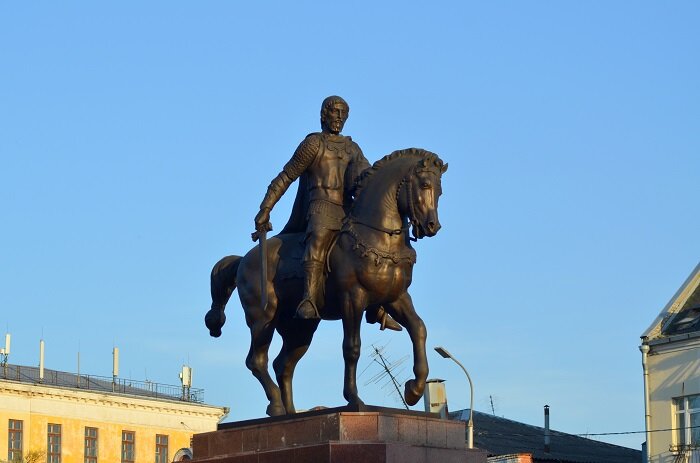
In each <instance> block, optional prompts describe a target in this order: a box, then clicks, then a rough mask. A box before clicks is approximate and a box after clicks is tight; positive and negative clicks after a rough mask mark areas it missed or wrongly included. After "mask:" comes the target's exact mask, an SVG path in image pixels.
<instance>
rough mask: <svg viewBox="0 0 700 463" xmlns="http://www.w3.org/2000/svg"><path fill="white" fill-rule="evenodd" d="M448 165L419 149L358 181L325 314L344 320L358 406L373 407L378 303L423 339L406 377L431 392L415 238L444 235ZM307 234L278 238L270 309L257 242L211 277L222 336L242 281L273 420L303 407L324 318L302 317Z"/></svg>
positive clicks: (351, 391)
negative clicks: (309, 359)
mask: <svg viewBox="0 0 700 463" xmlns="http://www.w3.org/2000/svg"><path fill="white" fill-rule="evenodd" d="M445 171H447V164H443V162H442V160H440V158H439V157H438V156H437V155H436V154H434V153H431V152H429V151H425V150H422V149H416V148H410V149H405V150H399V151H395V152H393V153H392V154H390V155H388V156H385V157H384V158H383V159H381V160H379V161H377V162H376V163H375V164H374V165H373V166H372V167H371V168H369V169H367V170H366V171H365V172H363V173H362V174H361V175H360V177H359V178H358V180H357V181H356V183H355V201H354V203H353V205H352V207H351V209H350V211H349V212H348V214H347V216H346V218H345V221H344V224H343V228H342V230H341V231H340V233H339V235H338V239H337V242H336V244H335V246H334V247H333V249H332V251H331V253H330V256H329V259H328V267H329V269H330V274H329V276H328V278H327V280H326V285H325V304H324V305H323V307H322V308H321V310H320V315H321V318H322V319H324V320H338V319H342V321H343V358H344V360H345V378H344V379H345V381H344V388H343V396H344V397H345V399H346V400H347V401H348V403H349V404H350V405H362V404H363V402H362V400H361V399H360V397H359V396H358V392H357V382H356V374H357V362H358V360H359V357H360V325H361V323H362V315H363V312H364V311H365V310H366V309H367V308H376V307H378V306H383V307H384V308H385V309H386V310H387V311H388V313H389V314H391V316H392V317H393V318H394V319H395V320H396V321H398V322H399V323H400V324H401V325H402V326H403V327H405V328H406V329H407V331H408V334H409V336H410V337H411V341H412V343H413V373H414V375H415V376H414V378H413V379H411V380H409V381H407V382H406V385H405V390H404V397H405V399H406V402H407V403H408V404H410V405H414V404H415V403H416V402H418V400H419V399H420V397H421V396H422V394H423V390H424V388H425V380H426V378H427V376H428V362H427V358H426V352H425V341H426V334H427V333H426V329H425V325H424V323H423V320H421V318H420V317H419V316H418V314H416V311H415V309H414V307H413V302H412V301H411V297H410V296H409V294H408V292H407V290H408V287H409V285H410V284H411V277H412V273H413V264H414V263H415V261H416V253H415V251H414V249H413V248H412V246H411V243H410V241H411V240H414V241H415V240H416V239H419V238H423V237H425V236H434V235H435V234H436V233H437V232H438V230H439V229H440V222H439V220H438V198H439V197H440V194H441V193H442V186H441V177H442V174H443V173H444V172H445ZM411 226H412V227H411ZM409 227H411V228H412V235H413V238H411V237H410V236H409V233H408V230H409ZM303 239H304V237H303V234H283V235H277V236H276V237H274V238H271V239H270V240H269V241H268V264H267V268H268V275H267V287H266V288H264V290H265V291H267V293H268V305H267V309H263V308H262V307H261V278H260V267H261V264H260V254H259V253H260V251H259V248H258V247H257V246H256V247H255V248H253V249H251V250H250V251H249V252H248V253H247V254H246V255H245V256H244V257H239V256H228V257H224V258H223V259H221V260H220V261H219V262H217V264H216V265H215V266H214V268H213V270H212V273H211V295H212V305H211V310H209V312H207V314H206V317H205V323H206V325H207V327H208V328H209V332H210V334H211V335H212V336H214V337H218V336H220V335H221V327H222V326H223V324H224V322H225V321H226V316H225V315H224V308H225V306H226V303H227V302H228V300H229V298H230V297H231V294H232V292H233V290H234V289H235V288H236V287H237V288H238V294H239V297H240V300H241V304H242V305H243V310H244V311H245V317H246V323H247V324H248V327H249V328H250V333H251V342H250V351H249V352H248V356H247V358H246V366H247V367H248V368H249V369H250V370H251V371H252V373H253V375H254V376H255V377H256V378H257V379H258V380H259V381H260V383H261V384H262V386H263V388H264V389H265V394H266V395H267V398H268V400H269V402H270V403H269V405H268V406H267V414H268V415H270V416H277V415H284V414H286V413H295V408H294V401H293V397H292V377H293V375H294V368H295V367H296V364H297V362H298V361H299V360H300V359H301V357H302V356H303V355H304V354H305V353H306V351H307V349H308V348H309V344H311V339H312V338H313V335H314V332H315V331H316V328H317V327H318V324H319V322H320V320H300V319H296V318H294V317H293V316H294V313H295V309H296V307H297V304H298V303H299V301H300V300H301V297H302V279H303V273H302V272H301V262H300V260H301V253H302V252H303ZM275 330H277V332H278V333H279V334H280V335H281V336H282V348H281V350H280V353H279V355H278V356H277V358H276V359H275V360H274V362H273V368H274V371H275V375H276V378H277V384H276V383H275V382H274V381H273V380H272V378H271V377H270V374H269V373H268V349H269V347H270V342H271V341H272V336H273V334H274V332H275ZM278 384H279V386H278Z"/></svg>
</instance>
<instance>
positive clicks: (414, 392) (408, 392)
mask: <svg viewBox="0 0 700 463" xmlns="http://www.w3.org/2000/svg"><path fill="white" fill-rule="evenodd" d="M403 397H404V399H406V403H407V404H408V405H415V404H417V403H418V401H419V400H420V399H421V397H423V388H418V386H417V385H416V380H415V379H410V380H408V381H406V387H405V388H404V391H403Z"/></svg>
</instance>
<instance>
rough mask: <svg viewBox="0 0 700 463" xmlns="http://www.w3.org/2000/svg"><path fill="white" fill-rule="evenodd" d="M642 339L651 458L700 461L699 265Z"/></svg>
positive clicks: (665, 462) (658, 462) (654, 461)
mask: <svg viewBox="0 0 700 463" xmlns="http://www.w3.org/2000/svg"><path fill="white" fill-rule="evenodd" d="M641 338H642V344H641V346H640V351H641V352H642V366H643V371H644V401H645V423H646V437H647V446H646V450H647V458H648V461H649V462H650V463H677V462H678V463H681V462H682V463H686V462H690V463H700V265H698V266H697V267H696V268H695V270H693V272H692V273H691V274H690V276H689V277H688V279H687V280H686V281H685V282H684V283H683V285H682V286H681V287H680V289H679V290H678V291H677V292H676V294H675V295H674V296H673V298H671V300H670V301H669V302H668V304H666V306H665V307H664V308H663V310H662V311H661V313H660V314H659V315H658V316H657V317H656V319H655V320H654V322H653V323H652V324H651V326H650V327H649V328H648V329H647V330H646V331H645V332H644V334H643V335H642V336H641Z"/></svg>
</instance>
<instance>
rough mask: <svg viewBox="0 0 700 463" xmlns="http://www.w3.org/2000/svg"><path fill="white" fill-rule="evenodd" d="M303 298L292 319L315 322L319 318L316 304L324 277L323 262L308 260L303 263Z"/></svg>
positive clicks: (319, 297) (319, 298)
mask: <svg viewBox="0 0 700 463" xmlns="http://www.w3.org/2000/svg"><path fill="white" fill-rule="evenodd" d="M304 273H305V278H304V297H303V299H302V300H301V303H300V304H299V306H298V307H297V311H296V313H295V314H294V318H301V319H304V320H315V319H319V318H321V316H320V315H319V313H318V304H319V301H320V300H321V296H322V294H321V293H322V291H323V284H324V277H323V262H319V261H317V260H309V261H307V262H304Z"/></svg>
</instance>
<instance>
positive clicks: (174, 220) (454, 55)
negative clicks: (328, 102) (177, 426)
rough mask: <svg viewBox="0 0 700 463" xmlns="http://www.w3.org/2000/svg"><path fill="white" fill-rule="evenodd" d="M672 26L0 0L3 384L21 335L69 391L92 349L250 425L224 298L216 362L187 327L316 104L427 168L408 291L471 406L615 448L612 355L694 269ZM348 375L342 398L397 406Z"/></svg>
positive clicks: (332, 364) (244, 339)
mask: <svg viewBox="0 0 700 463" xmlns="http://www.w3.org/2000/svg"><path fill="white" fill-rule="evenodd" d="M699 17H700V6H699V5H698V3H697V2H690V1H689V2H682V1H677V2H673V3H659V2H652V1H634V2H633V1H616V2H603V1H592V2H554V1H536V2H534V1H533V2H505V1H495V2H479V3H477V2H442V3H440V4H439V5H428V4H427V3H425V2H405V1H402V2H381V3H380V2H376V4H375V3H374V2H353V3H352V4H351V5H330V4H327V3H321V2H310V1H301V2H288V3H286V2H266V3H262V2H261V3H260V4H254V3H253V2H249V3H247V4H243V3H234V2H214V1H212V2H198V3H196V4H195V3H191V2H149V3H144V2H119V3H113V4H104V3H102V4H96V3H93V2H61V3H56V2H31V3H29V2H24V3H17V2H12V3H10V2H5V3H3V4H2V5H0V108H1V109H0V127H2V136H0V162H1V164H0V166H1V167H0V210H1V211H2V214H1V217H2V222H1V224H2V225H1V226H0V243H2V245H0V281H1V282H2V283H0V331H2V329H5V328H6V329H7V330H9V331H10V332H11V333H12V335H13V342H12V351H13V352H12V355H11V358H10V361H11V362H12V363H18V364H25V365H35V364H37V362H38V343H39V339H40V338H41V337H42V336H43V338H44V340H45V341H46V346H47V347H46V349H47V351H46V352H47V354H46V365H47V367H49V368H55V369H61V370H68V371H75V370H76V357H77V352H78V351H79V350H80V352H81V371H83V372H90V373H93V374H98V375H100V374H101V375H105V376H108V375H110V374H111V349H112V346H113V345H117V346H118V347H119V348H120V350H121V375H122V376H123V377H132V378H133V379H145V378H148V379H150V380H153V381H158V382H164V383H172V384H177V382H178V380H177V373H178V371H179V369H180V366H181V365H182V363H183V362H189V363H190V364H191V365H192V367H193V368H194V385H195V386H196V387H202V388H204V389H205V391H206V392H205V398H206V400H207V402H209V403H214V404H218V405H226V406H229V407H231V414H230V419H232V420H234V419H247V418H253V417H258V416H260V415H261V414H263V413H264V409H265V405H266V402H265V397H264V394H263V392H262V389H261V388H260V387H259V385H258V383H257V381H256V380H255V379H254V378H253V376H252V375H250V373H249V372H248V370H247V369H246V368H245V366H244V358H245V354H246V352H247V348H248V342H249V341H248V340H249V337H248V331H247V329H246V327H245V323H244V320H243V315H242V311H241V308H240V305H239V303H238V300H237V299H236V298H235V297H234V298H233V299H232V302H231V304H229V308H228V316H229V318H228V322H227V325H226V326H225V327H224V334H223V336H222V337H221V338H219V339H213V338H210V337H209V336H208V332H207V330H206V328H205V327H204V324H203V316H204V313H205V312H206V310H207V308H208V305H209V303H210V300H209V288H208V276H209V271H210V269H211V266H212V265H213V264H214V263H215V262H216V261H217V260H218V259H219V258H220V257H221V256H223V255H226V254H242V253H245V252H246V251H247V250H248V249H249V248H250V247H251V246H252V242H251V241H250V232H251V231H252V230H251V228H252V223H253V217H254V216H255V213H256V212H257V208H258V205H259V203H260V200H261V198H262V195H263V194H264V192H265V189H266V187H267V185H268V183H269V181H270V180H271V179H272V178H273V177H274V176H275V175H276V174H277V173H278V171H279V169H280V168H281V167H282V166H283V164H284V163H285V162H286V161H287V160H288V158H289V157H290V156H291V154H292V152H293V150H294V148H295V147H296V146H297V144H298V143H299V141H300V140H301V139H302V138H303V137H304V136H305V135H306V134H307V133H309V132H312V131H317V130H318V129H319V124H318V111H319V106H320V103H321V101H322V99H323V98H324V97H326V96H328V95H330V94H339V95H341V96H343V97H344V98H345V99H346V100H347V101H348V102H349V103H350V107H351V114H350V119H349V120H348V122H347V124H346V126H345V131H344V133H346V134H348V135H351V136H352V137H353V139H354V140H355V141H357V142H358V143H359V145H360V146H361V147H362V149H363V151H364V153H365V155H366V156H367V157H368V158H369V159H370V160H371V161H374V160H376V159H378V158H380V157H381V156H383V155H385V154H387V153H389V152H391V151H393V150H395V149H399V148H405V147H410V146H416V147H422V148H426V149H429V150H431V151H434V152H437V153H439V154H440V156H441V157H442V158H443V159H444V160H445V161H447V162H449V164H450V169H449V171H448V172H447V174H446V175H445V177H444V178H443V190H444V195H443V197H442V200H441V203H440V208H441V209H440V214H441V222H442V224H443V229H442V231H441V232H440V233H439V234H438V235H437V236H436V237H434V238H431V239H425V240H422V241H421V242H419V243H417V245H416V249H417V251H418V264H417V265H416V267H415V271H414V284H413V286H412V288H411V293H412V296H413V299H414V302H415V304H416V307H417V310H418V311H419V313H420V314H421V316H422V317H423V319H424V320H425V322H426V324H427V327H428V332H429V346H431V347H432V346H435V345H444V346H445V347H446V348H447V349H448V350H450V351H451V352H452V353H453V354H454V355H455V356H456V357H457V358H459V359H460V360H461V361H462V362H463V363H464V364H465V366H466V367H467V369H468V370H469V372H470V374H471V376H472V378H473V379H474V384H475V400H476V404H475V408H476V409H478V410H480V411H486V412H488V411H490V401H489V396H492V397H493V400H494V405H495V412H496V414H498V415H500V416H505V417H507V418H511V419H514V420H519V421H524V422H526V423H531V424H536V425H541V424H542V413H543V412H542V406H543V405H544V404H549V405H550V406H551V407H552V411H551V413H552V426H553V427H554V428H555V429H558V430H561V431H565V432H571V433H603V432H620V431H639V430H642V429H643V425H644V411H643V399H642V379H641V359H640V354H639V352H638V349H637V346H638V344H639V335H640V334H641V333H642V332H643V331H644V329H645V328H646V327H647V326H648V325H649V324H650V323H651V322H652V320H653V319H654V317H655V316H656V315H657V313H658V312H659V311H660V310H661V308H662V307H663V305H664V304H665V303H666V302H667V301H668V299H669V298H670V297H671V296H672V295H673V293H674V292H675V291H676V289H677V288H678V287H679V286H680V284H681V283H682V282H683V281H684V279H685V278H686V276H687V275H688V274H689V273H690V271H691V270H692V269H693V268H694V266H695V265H696V264H697V262H698V256H699V255H700V252H699V251H700V241H699V240H698V239H697V237H698V233H697V231H698V229H699V228H700V216H699V215H698V213H697V206H696V204H695V202H696V201H695V199H696V198H697V185H698V175H697V173H698V171H700V161H699V159H700V131H699V130H698V127H699V125H700V110H699V109H698V108H699V107H700V90H699V87H698V82H700V65H699V64H698V63H699V62H700V60H698V59H697V56H698V51H699V49H700V31H699V30H698V28H697V22H698V19H699ZM287 196H289V197H288V198H285V199H283V200H282V201H281V202H280V203H279V204H278V206H277V207H276V208H275V210H274V211H273V215H272V222H273V224H274V225H276V226H277V228H278V229H279V226H280V225H282V224H283V223H284V221H285V220H286V217H287V214H288V212H289V209H290V206H291V199H292V198H291V197H292V196H293V195H292V194H289V195H287ZM3 325H5V326H3ZM341 333H342V330H341V327H340V323H338V322H332V323H331V322H329V323H325V324H323V325H322V326H321V328H320V329H319V331H318V333H317V335H316V337H315V339H314V343H313V345H312V347H311V349H310V351H309V352H308V354H307V355H306V357H305V358H304V359H303V360H302V362H301V363H300V365H299V367H298V370H297V375H296V381H295V392H296V402H297V406H298V407H299V408H309V407H313V406H315V405H326V406H339V405H342V404H343V399H342V362H341V358H342V357H341V350H340V342H341ZM363 342H364V344H363V347H364V348H365V350H364V351H363V358H362V359H361V361H360V362H361V363H360V368H361V369H363V368H365V367H367V366H368V365H370V364H371V361H370V357H369V350H367V349H369V347H370V345H371V344H372V343H374V344H377V345H386V351H387V352H388V354H389V356H390V358H393V359H399V358H401V357H403V356H404V355H405V354H406V353H408V352H410V344H409V342H408V339H407V335H406V334H405V333H386V332H382V333H380V332H379V331H378V330H377V329H376V326H364V327H363ZM278 346H279V344H277V343H276V344H274V345H273V351H276V350H277V348H278ZM429 360H430V365H431V374H430V376H431V377H439V378H444V379H446V380H447V392H448V399H449V403H450V408H451V409H453V410H456V409H460V408H464V407H466V406H468V390H467V382H466V379H465V378H464V375H463V373H462V372H461V370H459V368H457V367H456V366H455V365H454V364H451V363H448V362H447V361H445V360H443V359H442V358H440V357H439V356H438V355H437V354H435V353H433V352H431V353H430V356H429ZM409 370H410V368H407V369H406V370H405V371H406V372H408V371H409ZM374 373H376V370H375V369H374V367H373V366H371V365H370V366H369V368H368V370H367V372H366V373H365V374H364V375H363V376H362V377H360V379H359V384H360V386H361V388H360V392H361V395H362V397H363V398H364V399H365V401H367V402H369V403H372V404H376V405H384V406H400V403H399V402H398V399H397V398H395V397H393V396H391V395H390V394H389V393H388V391H387V390H385V389H382V388H381V387H379V386H378V385H376V384H373V383H371V382H369V379H370V377H371V375H372V374H374ZM400 376H401V374H400ZM403 376H404V377H405V376H407V373H404V374H403ZM368 382H369V383H368ZM477 432H478V430H477ZM605 439H606V440H607V441H610V442H614V443H619V444H622V445H628V446H632V447H638V446H639V444H641V442H642V441H643V440H644V438H643V435H641V434H633V435H628V436H623V437H607V438H605Z"/></svg>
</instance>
